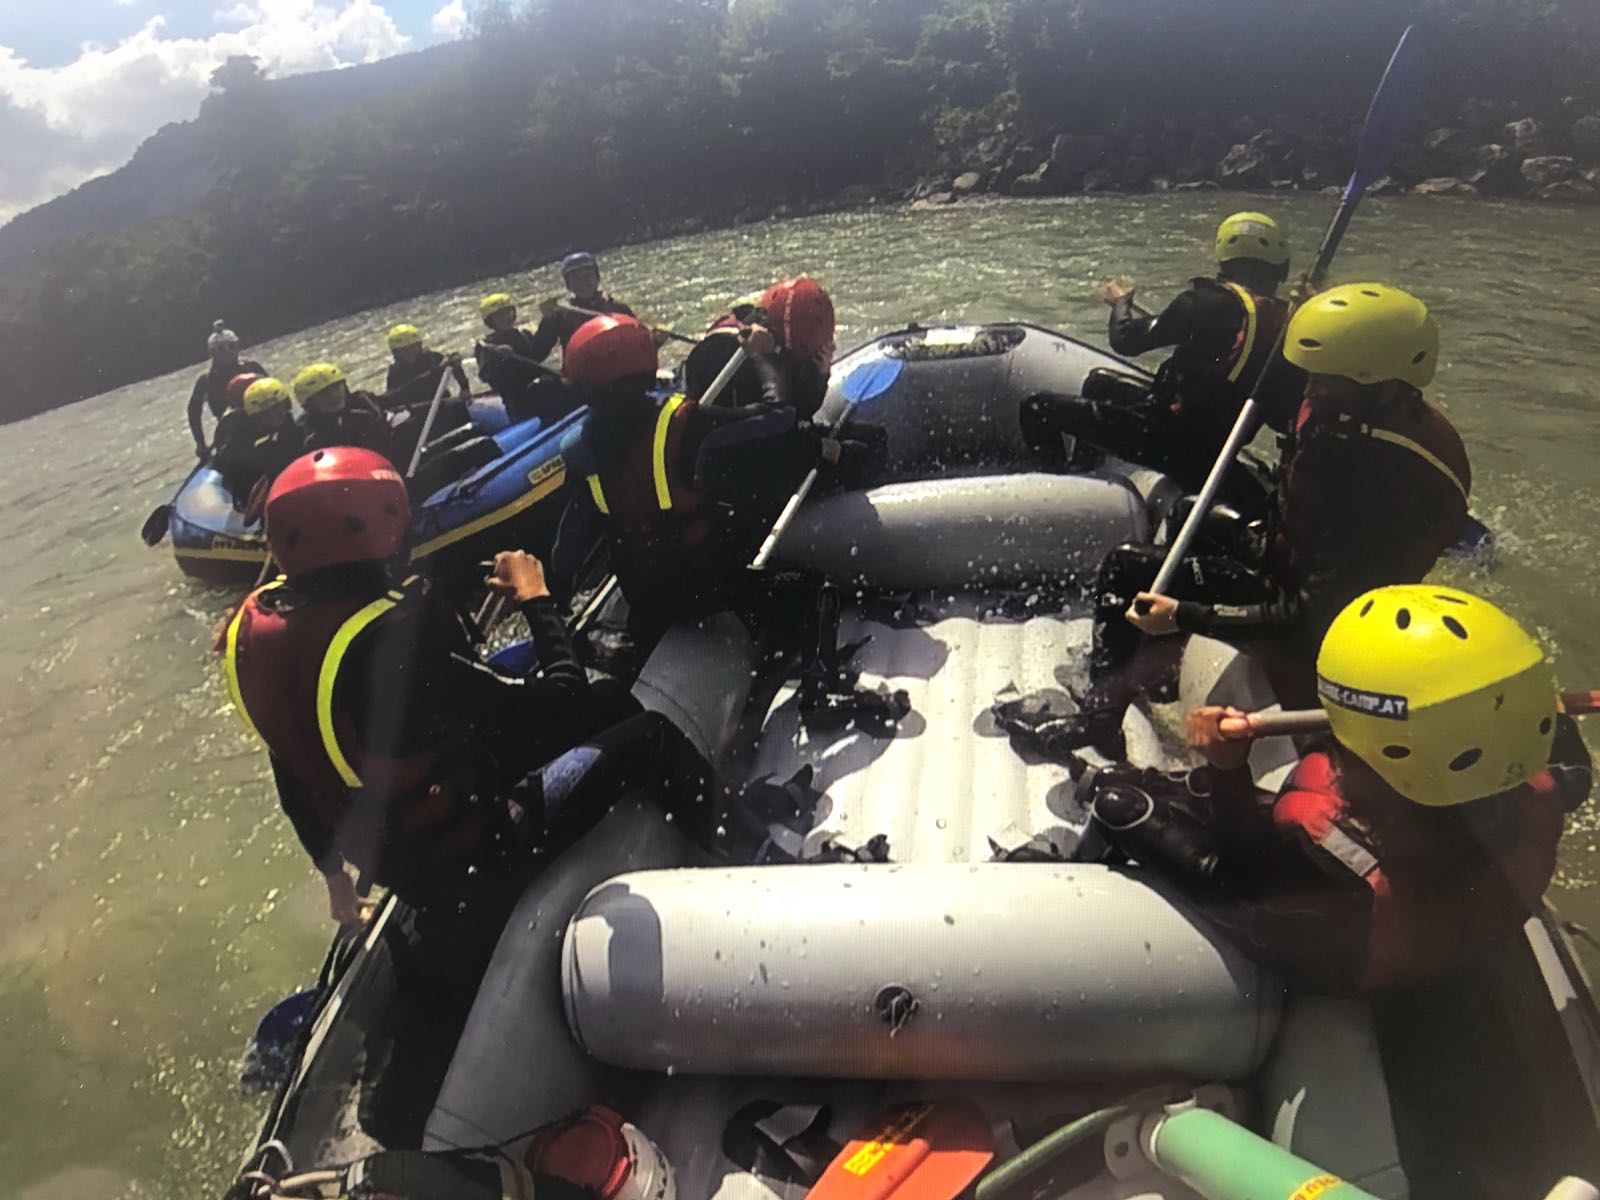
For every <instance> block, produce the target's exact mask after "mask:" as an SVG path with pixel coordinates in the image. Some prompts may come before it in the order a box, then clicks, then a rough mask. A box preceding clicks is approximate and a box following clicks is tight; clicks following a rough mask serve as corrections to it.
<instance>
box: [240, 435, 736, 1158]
mask: <svg viewBox="0 0 1600 1200" xmlns="http://www.w3.org/2000/svg"><path fill="white" fill-rule="evenodd" d="M265 513H266V534H267V544H268V546H269V548H270V549H271V551H272V555H273V558H274V559H275V560H276V562H277V563H278V564H279V566H280V567H282V569H283V571H284V576H283V577H282V578H280V579H278V580H276V581H274V582H272V583H269V584H267V585H266V586H264V587H261V588H258V589H257V590H256V591H254V592H253V593H251V594H250V596H249V597H248V598H246V600H245V601H244V602H243V603H242V604H241V606H240V607H239V609H238V611H237V613H236V614H235V615H234V616H233V618H232V620H231V621H230V622H229V624H228V625H227V628H226V632H225V634H224V636H223V639H222V644H221V646H220V649H221V651H222V656H223V670H224V675H225V678H226V682H227V686H228V692H229V695H230V697H231V699H232V701H233V704H234V707H235V708H236V709H237V710H238V712H239V715H240V716H241V718H242V719H243V720H244V723H245V725H246V727H247V728H248V729H249V730H250V731H251V733H252V734H253V735H255V736H256V737H258V738H259V739H260V740H261V741H262V742H263V743H264V744H265V747H266V749H267V752H268V758H269V761H270V763H271V767H272V772H273V777H274V779H275V780H276V782H277V787H278V795H279V799H280V801H281V803H282V805H283V808H284V812H285V813H286V814H287V816H288V817H289V820H290V823H291V824H292V825H293V826H294V829H295V832H296V834H297V835H298V836H299V839H300V842H301V844H302V845H303V846H304V848H305V850H306V852H307V854H308V855H309V856H310V857H311V860H312V861H313V862H314V863H315V864H316V866H317V869H318V870H319V871H320V872H321V873H322V875H323V878H324V880H325V882H326V887H327V894H328V907H329V911H330V913H331V915H332V916H333V918H334V919H335V920H336V921H338V922H339V923H340V924H343V925H349V924H352V923H356V922H358V921H360V920H361V919H362V916H363V913H362V906H361V903H360V899H359V898H360V896H361V895H363V894H365V893H366V891H367V889H368V888H370V887H372V886H381V887H385V888H389V889H391V890H392V891H394V892H395V893H396V894H397V895H398V896H399V897H400V898H401V899H402V900H404V901H405V902H406V903H407V904H408V905H410V906H411V908H412V909H413V910H415V912H416V920H415V941H416V945H415V946H414V947H413V949H412V951H411V952H410V953H409V954H407V955H406V956H405V958H404V960H403V966H402V968H401V969H402V970H403V971H404V972H405V978H404V979H402V980H401V981H400V985H399V986H397V988H396V995H397V997H398V1001H397V1004H398V1009H397V1011H396V1012H395V1013H394V1014H393V1017H392V1019H393V1021H394V1025H393V1026H392V1027H391V1028H389V1029H379V1030H374V1031H372V1034H373V1036H372V1037H371V1038H369V1041H368V1056H369V1061H368V1062H367V1065H366V1071H367V1072H368V1078H369V1080H371V1082H372V1087H371V1092H370V1094H369V1095H364V1096H363V1101H362V1124H363V1126H364V1127H365V1128H366V1129H367V1130H368V1132H370V1133H372V1134H373V1135H374V1136H378V1137H379V1138H380V1140H383V1141H385V1142H386V1144H388V1145H390V1146H391V1147H394V1146H407V1145H411V1146H414V1145H417V1144H420V1139H421V1131H422V1125H423V1122H424V1121H425V1120H426V1117H427V1114H428V1112H429V1110H430V1109H431V1107H432V1098H433V1096H434V1095H435V1094H436V1093H437V1089H438V1086H439V1083H440V1081H441V1080H442V1078H443V1074H444V1070H445V1068H446V1066H447V1065H448V1062H449V1057H450V1052H451V1047H452V1046H453V1044H454V1038H455V1036H456V1035H457V1034H458V1033H459V1030H460V1028H461V1026H462V1024H463V1023H464V1021H465V1019H466V1014H467V1011H468V1009H469V1008H470V1006H471V1002H472V998H473V995H474V994H475V992H476V990H477V981H478V979H479V977H480V976H481V974H482V970H483V967H484V964H485V963H487V961H488V958H489V956H490V954H491V953H492V952H493V948H494V944H495V940H496V938H497V937H498V934H499V930H500V926H501V924H502V923H503V921H504V917H505V914H506V913H507V911H509V908H510V905H511V904H513V903H514V902H515V899H516V897H517V895H518V894H519V893H520V890H521V888H522V886H523V884H524V883H525V882H526V880H527V878H528V877H529V875H530V873H531V872H532V870H533V866H534V860H533V857H532V855H531V851H532V849H533V848H534V847H535V846H542V847H544V848H546V849H548V850H551V851H554V850H556V849H559V848H560V846H561V844H564V842H565V841H568V840H570V838H571V837H572V836H576V832H578V831H581V829H582V828H583V827H584V826H585V824H586V823H592V821H593V820H595V819H597V818H598V816H599V815H600V814H602V813H603V812H604V811H605V810H606V808H607V807H608V806H609V805H610V804H611V803H613V802H614V801H615V799H616V797H617V795H618V790H617V787H616V786H612V785H615V784H616V783H617V782H618V779H619V778H620V777H619V776H618V774H617V772H618V770H619V769H621V770H622V771H623V774H624V775H626V772H627V770H632V771H634V772H635V773H646V774H652V773H653V774H654V775H658V776H661V777H663V778H665V777H669V776H671V775H672V773H673V771H674V770H676V769H678V767H677V766H675V764H679V765H682V769H683V770H684V771H687V772H689V773H690V774H691V775H692V774H693V773H694V772H695V771H697V770H699V767H698V765H697V763H696V762H695V759H694V756H693V753H692V751H686V750H685V749H684V746H683V743H682V741H681V739H678V740H676V741H675V740H673V738H672V731H671V730H670V727H665V724H666V723H665V722H664V721H662V720H661V719H660V718H652V717H650V715H649V714H641V715H636V714H639V709H638V705H637V704H636V702H634V701H633V700H632V698H631V696H629V695H628V693H627V691H626V689H625V688H623V687H621V686H620V685H618V684H615V683H606V682H601V683H591V682H590V680H589V677H588V675H587V673H586V672H585V670H584V668H583V667H582V665H580V664H579V663H578V661H577V659H576V657H575V655H574V652H573V648H572V645H571V643H570V641H569V640H568V637H567V633H566V628H565V624H564V621H563V619H562V614H561V613H560V611H559V610H558V609H557V607H556V603H555V601H554V600H552V599H551V598H550V594H549V589H548V587H547V586H546V584H545V578H544V571H543V569H542V567H541V565H540V563H539V562H538V560H537V559H535V558H533V557H532V556H531V555H528V554H526V553H524V552H522V551H508V552H505V553H501V554H499V555H497V556H496V557H495V559H494V564H493V568H492V570H491V573H490V575H489V577H488V579H487V580H486V581H485V582H486V584H487V586H488V588H489V590H490V591H491V592H493V593H495V594H497V595H499V596H502V597H504V598H505V599H507V600H509V601H511V602H512V603H513V604H514V605H515V606H516V608H517V609H518V610H519V611H520V613H521V615H522V616H523V617H524V618H525V619H526V620H527V622H528V625H529V627H530V629H531V630H532V637H533V643H534V648H535V651H536V653H535V656H534V658H535V661H536V664H537V666H536V668H535V671H534V672H532V673H530V674H529V676H528V677H527V678H524V679H506V678H503V677H501V676H499V675H496V674H495V673H493V672H491V671H489V670H486V669H485V668H484V667H482V666H481V665H480V664H479V661H478V657H477V654H476V651H475V647H474V639H473V633H472V629H471V626H470V624H469V622H468V620H467V619H466V617H465V616H464V615H463V614H461V613H460V612H458V611H457V609H456V608H455V607H454V606H453V605H452V604H450V603H449V602H448V601H447V600H445V599H444V598H443V597H442V596H441V595H440V594H439V593H438V592H437V591H435V590H434V589H433V588H432V587H431V586H430V585H429V584H428V583H427V582H426V581H425V580H423V579H422V578H420V577H418V576H414V575H412V576H407V575H405V574H404V572H403V562H404V549H405V537H406V532H407V529H408V527H409V524H410V518H411V508H410V503H409V500H408V498H407V495H406V487H405V481H404V480H403V479H402V478H401V477H400V474H399V472H398V471H396V470H395V468H394V466H393V464H391V463H390V462H389V461H388V460H387V459H385V458H383V457H382V456H380V455H378V454H375V453H373V452H371V451H370V450H363V449H357V448H351V447H335V448H331V449H325V450H319V451H315V452H313V453H311V454H307V455H305V456H303V457H301V458H299V459H297V460H296V461H295V462H294V463H292V464H291V465H290V466H289V467H288V468H287V469H286V470H285V471H284V472H283V473H282V474H281V475H279V476H278V479H277V481H276V482H275V483H274V484H273V486H272V490H271V491H270V493H269V494H268V496H267V500H266V506H265ZM619 721H621V722H624V723H623V724H622V725H619V726H618V729H619V730H621V731H626V736H624V737H622V739H621V749H620V750H619V751H617V752H616V753H613V752H611V751H610V750H609V746H610V745H611V743H609V742H606V741H603V740H602V741H601V742H599V743H596V746H597V749H596V750H595V752H594V754H593V755H591V756H590V759H596V760H606V761H608V762H609V763H611V764H612V765H610V766H608V767H607V768H606V772H605V773H606V774H607V775H608V776H609V777H610V778H609V780H608V782H607V786H604V787H594V786H587V787H583V788H581V789H580V788H579V783H580V782H581V780H582V778H583V777H584V776H585V775H586V773H587V772H589V768H590V766H591V765H592V764H591V761H590V759H585V760H584V762H583V763H579V764H573V765H572V766H571V767H570V768H569V769H568V770H567V771H565V772H564V773H559V774H558V775H557V777H555V778H554V779H551V780H546V779H544V778H543V777H542V776H541V775H540V774H539V768H540V767H541V766H542V765H543V764H545V763H547V762H549V761H550V760H551V759H553V758H555V757H556V756H558V755H560V754H562V753H563V752H564V751H566V750H568V749H569V748H571V747H573V746H575V745H576V744H577V743H578V742H580V741H582V740H583V739H585V738H588V737H590V736H591V735H593V734H596V733H598V732H600V731H601V730H604V729H606V728H607V727H609V726H611V725H613V724H616V723H617V722H619ZM664 727H665V728H664ZM619 759H620V760H622V767H621V768H619V767H618V766H617V765H616V763H617V761H618V760H619ZM629 764H632V765H631V766H629ZM589 782H590V784H591V785H592V784H593V780H592V779H591V780H590V781H589ZM705 791H707V792H708V789H705ZM690 794H693V792H692V791H691V793H690ZM563 798H565V799H563ZM575 805H576V806H578V807H581V809H582V811H575V809H574V806H575ZM350 868H353V869H354V871H355V872H356V874H357V875H358V876H359V879H360V883H359V885H358V884H357V882H356V881H355V880H353V879H352V878H351V876H350V874H349V873H348V870H349V869H350Z"/></svg>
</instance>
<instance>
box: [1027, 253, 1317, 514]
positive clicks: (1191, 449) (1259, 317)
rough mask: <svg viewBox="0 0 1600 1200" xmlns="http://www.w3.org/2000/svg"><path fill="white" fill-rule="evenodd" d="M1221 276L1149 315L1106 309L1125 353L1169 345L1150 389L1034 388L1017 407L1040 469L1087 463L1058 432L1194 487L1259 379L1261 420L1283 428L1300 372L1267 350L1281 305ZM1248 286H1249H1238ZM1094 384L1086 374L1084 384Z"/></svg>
mask: <svg viewBox="0 0 1600 1200" xmlns="http://www.w3.org/2000/svg"><path fill="white" fill-rule="evenodd" d="M1242 286H1243V285H1240V284H1237V283H1233V282H1232V281H1229V280H1226V279H1224V280H1221V281H1218V280H1214V279H1196V280H1195V281H1194V283H1193V285H1192V286H1191V287H1190V288H1189V289H1188V290H1187V291H1184V292H1181V293H1179V295H1178V296H1177V297H1176V298H1175V299H1173V301H1172V303H1170V304H1169V305H1167V307H1166V308H1165V309H1164V310H1163V311H1162V312H1161V313H1160V314H1159V315H1157V316H1148V315H1141V314H1139V313H1138V312H1137V311H1135V309H1134V307H1133V301H1132V300H1131V299H1123V300H1120V301H1118V302H1117V303H1116V304H1115V305H1114V306H1113V307H1112V310H1111V317H1110V327H1109V335H1110V342H1111V348H1112V349H1113V350H1114V351H1116V352H1117V353H1118V354H1122V355H1126V356H1129V357H1133V356H1136V355H1140V354H1145V353H1148V352H1149V351H1151V350H1158V349H1162V348H1164V347H1167V346H1172V347H1174V350H1173V353H1172V356H1171V357H1170V358H1169V359H1168V360H1167V361H1166V362H1165V363H1163V364H1162V366H1161V369H1160V371H1159V372H1158V373H1157V376H1156V381H1155V383H1154V385H1153V386H1152V387H1151V389H1150V390H1149V392H1147V393H1140V392H1136V391H1134V390H1130V389H1128V388H1126V387H1124V386H1120V385H1118V384H1117V381H1114V380H1113V381H1111V382H1112V384H1113V386H1112V387H1110V388H1109V389H1108V393H1107V394H1098V393H1096V394H1089V395H1084V396H1062V395H1056V394H1053V393H1043V394H1040V395H1037V396H1032V397H1029V398H1028V399H1027V400H1025V401H1024V402H1023V404H1022V408H1021V411H1020V418H1021V421H1022V427H1023V432H1024V435H1025V436H1026V437H1027V439H1028V441H1029V443H1030V444H1031V445H1032V446H1033V447H1034V449H1035V450H1036V452H1037V453H1038V454H1039V455H1040V457H1041V458H1042V459H1043V460H1044V461H1045V463H1046V464H1047V465H1049V466H1053V467H1056V468H1063V467H1065V468H1068V469H1071V468H1074V467H1082V466H1086V465H1091V464H1090V463H1087V462H1085V460H1084V456H1083V454H1082V452H1081V451H1079V450H1078V448H1077V446H1076V445H1074V448H1073V453H1072V455H1071V456H1070V457H1069V455H1068V454H1067V451H1066V448H1065V446H1064V445H1063V442H1062V439H1063V437H1066V438H1070V439H1072V440H1073V442H1074V443H1078V442H1084V443H1088V444H1089V445H1092V446H1097V447H1100V448H1102V449H1104V450H1108V451H1110V452H1111V453H1112V454H1115V455H1117V456H1118V457H1120V458H1125V459H1128V460H1130V461H1132V462H1135V463H1138V464H1139V465H1141V466H1149V467H1154V468H1156V469H1158V470H1161V471H1163V472H1165V473H1166V474H1168V475H1170V476H1172V478H1173V479H1175V480H1176V481H1177V482H1178V483H1179V484H1180V485H1181V486H1182V487H1183V488H1184V489H1185V490H1186V491H1190V492H1194V491H1198V490H1199V489H1200V487H1201V485H1202V484H1204V482H1205V479H1206V475H1207V473H1208V472H1209V471H1210V469H1211V466H1212V464H1213V463H1214V462H1215V461H1216V458H1217V455H1218V453H1219V452H1220V451H1221V450H1222V446H1223V444H1224V443H1225V442H1226V441H1227V438H1228V434H1229V433H1230V432H1231V431H1232V429H1233V424H1234V421H1235V420H1236V419H1237V417H1238V415H1239V410H1240V408H1241V407H1242V406H1243V404H1244V401H1245V399H1246V398H1247V397H1248V396H1249V394H1250V391H1251V389H1252V388H1253V387H1254V386H1255V384H1256V380H1257V378H1261V387H1260V392H1259V400H1260V407H1261V419H1262V420H1264V421H1265V423H1266V424H1267V425H1269V426H1270V427H1271V428H1273V429H1275V430H1277V431H1278V432H1279V433H1286V432H1287V431H1288V429H1289V427H1290V425H1291V424H1292V423H1293V421H1294V415H1295V411H1296V410H1297V408H1298V407H1299V403H1300V398H1301V396H1302V395H1303V393H1304V391H1305V375H1304V373H1303V372H1301V371H1300V370H1299V369H1298V368H1296V367H1294V366H1292V365H1291V364H1289V363H1288V362H1286V361H1284V360H1283V358H1282V357H1280V356H1279V355H1277V354H1275V353H1274V352H1273V350H1274V347H1275V346H1276V345H1277V342H1278V335H1279V331H1280V330H1281V328H1282V325H1283V322H1284V321H1285V320H1286V319H1287V306H1286V305H1285V304H1284V302H1283V301H1281V300H1278V299H1277V298H1276V297H1275V296H1271V295H1269V294H1267V293H1264V292H1249V298H1250V303H1251V306H1252V307H1251V310H1250V311H1247V309H1246V306H1245V302H1244V300H1243V299H1242V298H1241V296H1240V294H1239V292H1238V291H1235V290H1234V289H1235V288H1238V287H1242ZM1245 290H1246V291H1249V289H1245ZM1092 386H1093V379H1091V382H1090V383H1089V384H1088V385H1087V386H1086V390H1087V389H1088V387H1092Z"/></svg>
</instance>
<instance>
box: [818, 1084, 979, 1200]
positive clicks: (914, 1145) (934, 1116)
mask: <svg viewBox="0 0 1600 1200" xmlns="http://www.w3.org/2000/svg"><path fill="white" fill-rule="evenodd" d="M993 1160H994V1133H993V1132H992V1131H991V1130H990V1128H989V1121H988V1118H987V1117H985V1116H984V1115H983V1110H982V1109H981V1108H979V1107H978V1106H977V1105H976V1104H974V1103H973V1102H972V1101H970V1100H963V1099H957V1098H954V1097H952V1098H948V1099H942V1100H918V1101H915V1102H913V1103H910V1104H901V1105H897V1106H895V1107H894V1108H889V1109H885V1110H884V1111H883V1112H881V1113H879V1114H877V1115H876V1116H875V1117H873V1118H872V1119H871V1120H870V1121H868V1122H867V1124H866V1125H865V1126H863V1128H862V1132H861V1133H859V1134H857V1135H856V1136H855V1137H853V1138H851V1139H850V1141H848V1142H847V1143H845V1147H844V1149H843V1150H841V1151H839V1154H838V1157H836V1158H835V1159H834V1160H833V1162H831V1163H829V1164H828V1169H827V1170H826V1171H824V1172H823V1173H822V1177H821V1178H820V1179H818V1180H817V1182H816V1183H814V1184H812V1185H811V1190H810V1191H809V1192H807V1193H806V1196H807V1197H808V1200H889V1198H890V1197H894V1198H895V1200H954V1198H955V1197H956V1196H959V1195H961V1193H962V1192H964V1191H966V1189H967V1187H968V1186H969V1185H970V1184H971V1183H972V1181H973V1180H974V1179H976V1178H977V1177H978V1175H979V1174H980V1173H981V1172H982V1171H983V1169H984V1168H985V1167H987V1166H988V1165H989V1164H990V1163H991V1162H992V1161H993Z"/></svg>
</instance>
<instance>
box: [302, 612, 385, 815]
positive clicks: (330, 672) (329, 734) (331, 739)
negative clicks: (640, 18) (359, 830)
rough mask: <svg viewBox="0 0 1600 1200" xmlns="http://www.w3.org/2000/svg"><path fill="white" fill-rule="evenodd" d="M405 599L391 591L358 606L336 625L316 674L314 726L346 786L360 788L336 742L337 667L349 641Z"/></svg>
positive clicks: (340, 663)
mask: <svg viewBox="0 0 1600 1200" xmlns="http://www.w3.org/2000/svg"><path fill="white" fill-rule="evenodd" d="M404 599H405V593H404V592H390V593H389V594H388V595H387V596H384V597H382V598H381V599H378V600H374V601H373V602H372V603H371V604H369V605H367V606H366V607H365V608H363V609H361V610H360V611H359V612H357V613H356V614H355V616H353V617H351V618H350V619H349V620H347V621H346V622H345V623H344V624H343V625H341V626H339V631H338V632H337V633H335V634H334V635H333V640H332V641H331V642H329V643H328V652H327V653H326V654H324V655H323V656H322V670H321V671H319V672H318V673H317V729H318V731H319V732H321V734H322V748H323V750H325V751H326V752H327V755H328V761H329V762H331V763H332V764H333V769H334V770H335V771H337V772H338V773H339V778H340V779H342V780H344V782H345V786H347V787H353V788H358V787H360V786H361V776H359V775H357V774H356V769H355V768H354V767H352V766H351V765H350V760H349V759H348V758H346V757H345V756H344V750H343V749H342V748H341V747H340V745H339V734H338V732H337V731H336V730H335V729H334V727H333V689H334V686H335V685H336V684H337V683H338V682H339V668H340V666H342V665H343V663H344V656H345V653H346V652H347V651H348V650H349V649H350V643H352V642H354V641H355V640H356V638H358V637H360V636H361V632H362V630H364V629H366V627H367V626H368V625H371V624H372V623H373V622H374V621H376V620H377V619H378V618H379V617H381V616H383V614H384V613H386V612H388V611H389V610H390V609H392V608H393V607H394V606H395V605H396V604H399V603H400V601H402V600H404Z"/></svg>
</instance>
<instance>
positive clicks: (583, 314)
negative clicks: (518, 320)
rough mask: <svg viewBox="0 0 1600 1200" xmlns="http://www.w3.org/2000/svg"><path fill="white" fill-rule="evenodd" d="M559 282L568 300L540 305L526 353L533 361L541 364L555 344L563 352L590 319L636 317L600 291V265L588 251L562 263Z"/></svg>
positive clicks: (619, 302) (623, 305)
mask: <svg viewBox="0 0 1600 1200" xmlns="http://www.w3.org/2000/svg"><path fill="white" fill-rule="evenodd" d="M561 279H562V282H563V283H565V284H566V285H567V299H566V300H565V301H561V300H547V301H545V302H544V303H543V304H541V305H540V306H539V327H538V328H537V329H535V330H534V331H533V342H532V343H531V346H530V350H529V354H528V357H530V358H531V359H533V360H534V362H541V363H542V362H543V361H544V360H545V359H547V358H549V357H550V354H551V352H552V351H553V350H555V348H556V347H557V346H558V345H559V346H560V347H561V350H562V353H565V352H566V349H567V343H568V342H570V341H571V340H572V335H573V334H575V333H577V332H578V330H579V329H581V328H583V325H584V322H586V321H588V320H589V319H590V318H591V317H596V316H616V317H631V316H634V315H636V314H635V313H634V311H633V309H631V308H629V307H628V306H627V305H626V304H624V303H623V302H622V301H621V300H618V299H617V298H616V297H615V296H608V295H606V294H605V293H604V292H602V291H601V290H600V262H599V260H598V259H596V258H595V256H594V255H592V254H590V253H589V252H588V251H587V250H579V251H577V252H576V253H573V254H569V255H567V256H566V257H565V258H564V259H562V260H561Z"/></svg>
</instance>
